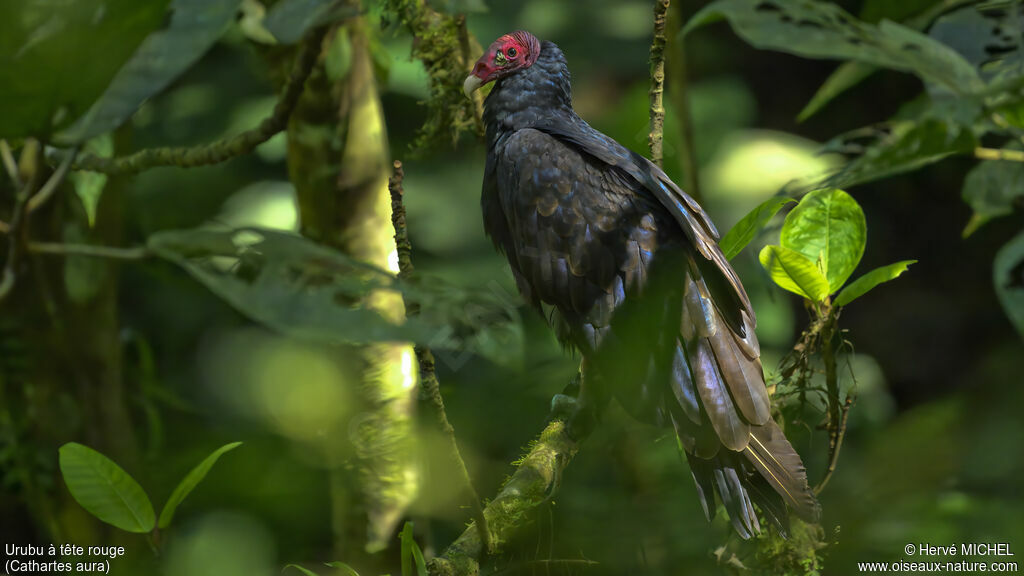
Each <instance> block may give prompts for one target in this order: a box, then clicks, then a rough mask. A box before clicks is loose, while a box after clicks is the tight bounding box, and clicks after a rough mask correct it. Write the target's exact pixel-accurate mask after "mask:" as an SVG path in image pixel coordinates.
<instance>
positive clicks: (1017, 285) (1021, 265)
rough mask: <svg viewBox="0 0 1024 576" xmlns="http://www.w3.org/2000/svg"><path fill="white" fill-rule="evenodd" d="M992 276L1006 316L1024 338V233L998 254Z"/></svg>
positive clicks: (1008, 243) (1007, 244)
mask: <svg viewBox="0 0 1024 576" xmlns="http://www.w3.org/2000/svg"><path fill="white" fill-rule="evenodd" d="M992 276H993V282H994V283H995V287H996V294H997V295H998V296H999V302H1000V303H1001V304H1002V305H1003V310H1005V311H1006V316H1007V317H1009V319H1010V321H1011V322H1012V323H1013V325H1014V326H1015V327H1016V328H1017V332H1019V333H1020V335H1021V336H1022V337H1024V232H1021V233H1020V234H1018V235H1017V236H1015V237H1014V238H1013V239H1012V240H1010V241H1009V242H1007V243H1006V245H1005V246H1003V247H1002V248H1000V249H999V252H997V253H996V259H995V263H994V265H993V270H992Z"/></svg>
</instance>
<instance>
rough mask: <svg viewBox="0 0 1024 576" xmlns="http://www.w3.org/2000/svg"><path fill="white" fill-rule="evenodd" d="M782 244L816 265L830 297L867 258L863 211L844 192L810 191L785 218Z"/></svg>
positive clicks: (865, 226) (832, 190) (833, 190)
mask: <svg viewBox="0 0 1024 576" xmlns="http://www.w3.org/2000/svg"><path fill="white" fill-rule="evenodd" d="M780 243H781V244H782V245H783V246H784V247H786V248H789V249H790V250H795V251H797V252H799V253H801V254H803V255H804V256H806V257H807V258H808V259H809V260H810V261H811V262H814V263H816V264H817V265H818V266H819V267H820V270H821V271H822V272H823V273H824V275H825V278H826V279H827V280H828V293H829V294H831V293H833V292H835V291H836V290H839V288H841V287H842V285H843V284H844V283H845V282H846V279H847V278H849V277H850V274H852V273H853V270H854V268H856V267H857V264H859V263H860V259H861V257H862V256H863V255H864V246H865V244H867V222H866V221H865V219H864V212H863V211H862V210H861V209H860V205H859V204H857V201H856V200H854V199H853V197H852V196H850V195H849V194H847V193H846V192H843V191H842V190H838V189H835V188H832V189H828V190H817V191H814V192H811V193H810V194H808V195H806V196H804V198H803V199H802V200H800V204H798V205H797V206H796V208H793V210H792V211H790V213H789V214H788V215H787V216H786V222H785V223H784V224H783V225H782V235H781V237H780Z"/></svg>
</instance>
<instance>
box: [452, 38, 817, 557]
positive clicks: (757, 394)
mask: <svg viewBox="0 0 1024 576" xmlns="http://www.w3.org/2000/svg"><path fill="white" fill-rule="evenodd" d="M489 82H494V87H493V89H492V90H491V92H490V94H489V95H488V96H487V99H486V101H485V103H484V122H485V125H486V138H487V164H486V168H485V172H484V182H483V193H482V199H481V204H482V208H483V217H484V226H485V229H486V231H487V234H488V235H489V236H490V237H491V239H492V240H493V241H494V243H495V245H496V246H497V248H498V249H499V250H500V251H501V252H503V253H504V254H505V256H506V257H507V258H508V261H509V264H510V265H511V268H512V273H513V275H514V276H515V279H516V283H517V285H518V287H519V290H520V292H522V294H523V296H524V297H525V298H526V300H527V301H529V302H530V303H531V304H532V305H533V306H535V307H536V308H538V309H539V310H541V311H542V313H544V314H545V315H546V316H548V317H549V319H550V321H551V323H552V325H553V326H554V328H555V330H556V332H557V334H558V336H559V339H560V340H561V341H562V342H563V343H565V344H566V345H568V346H571V347H574V348H575V349H577V350H578V351H579V352H580V353H581V354H582V356H583V366H584V369H583V378H582V382H583V387H582V389H581V391H580V398H579V403H580V408H582V407H583V406H584V405H587V406H588V407H589V406H591V405H594V404H596V405H598V406H600V404H601V402H602V401H603V400H602V399H603V398H605V397H608V396H614V397H616V398H617V399H618V400H619V402H620V403H622V404H623V405H624V406H625V407H626V408H627V409H628V410H629V411H630V412H631V413H633V414H634V415H636V416H638V417H641V418H644V419H647V420H649V421H651V422H654V423H659V424H660V423H663V424H666V425H668V424H671V425H672V426H673V427H674V429H675V432H676V435H677V437H678V439H679V442H680V444H681V445H682V447H683V449H684V451H685V453H686V458H687V460H688V461H689V464H690V469H691V470H692V472H693V477H694V480H695V482H696V486H697V492H698V495H699V496H700V499H701V503H702V505H703V507H704V513H705V515H706V516H707V517H708V519H709V520H710V518H711V514H712V512H713V511H714V510H715V493H716V492H717V493H718V497H719V498H720V499H721V501H722V503H723V504H724V505H725V508H726V510H727V512H728V514H729V517H730V519H731V521H732V524H733V526H734V527H735V529H736V531H737V532H738V533H739V535H740V536H741V537H743V538H749V537H750V536H751V535H752V534H754V533H756V532H758V531H760V525H759V523H758V517H757V514H756V512H755V509H754V504H756V505H757V506H758V508H760V510H761V512H762V513H763V514H764V516H765V517H766V518H768V519H769V520H770V521H771V522H772V524H773V525H775V526H776V527H777V528H778V529H779V531H780V532H781V533H782V534H785V533H786V531H787V529H788V514H787V507H788V508H791V509H793V511H794V512H795V513H796V514H797V515H798V516H799V517H801V518H803V519H805V520H807V521H811V522H816V521H817V519H818V517H819V514H820V511H819V506H818V503H817V501H816V499H815V497H814V494H813V493H812V492H811V490H810V488H809V487H808V485H807V475H806V472H805V470H804V466H803V463H802V462H801V460H800V456H799V455H798V454H797V453H796V451H795V450H794V449H793V447H792V445H790V443H789V442H788V441H787V440H786V437H785V436H784V435H783V433H782V430H781V429H780V428H779V426H778V424H776V423H775V422H774V421H773V420H772V416H771V408H770V404H769V397H768V392H767V389H766V387H765V383H764V375H763V373H762V371H761V361H760V350H759V346H758V342H757V336H756V335H755V334H754V322H755V320H754V311H753V309H752V307H751V305H750V300H749V299H748V298H747V294H746V292H745V290H744V289H743V285H742V284H741V283H740V279H739V277H738V276H737V275H736V272H735V271H734V270H733V269H732V266H730V265H729V262H728V261H727V260H726V258H725V256H723V254H722V251H721V250H720V249H719V247H718V232H717V231H716V230H715V227H714V225H713V224H712V223H711V220H710V219H709V218H708V216H707V214H705V213H704V210H702V209H701V207H700V206H699V205H698V204H697V203H696V201H694V200H693V198H691V197H690V196H688V195H687V194H686V193H685V192H683V191H682V190H680V189H679V187H678V186H676V185H675V183H673V182H672V181H671V180H670V179H669V178H668V176H666V175H665V173H664V172H663V171H662V170H661V169H660V168H658V167H657V166H655V165H654V164H653V163H651V162H650V161H648V160H647V159H646V158H644V157H642V156H640V155H639V154H636V153H634V152H631V151H629V150H627V149H626V148H625V147H623V146H622V145H620V144H619V143H618V142H616V141H615V140H613V139H611V138H609V137H608V136H605V135H604V134H602V133H600V132H598V131H597V130H595V129H593V128H591V127H590V125H589V124H587V123H586V122H585V121H584V120H583V119H581V118H580V117H579V116H577V115H576V112H575V111H573V107H572V93H571V89H570V85H569V70H568V67H567V65H566V60H565V56H564V55H563V54H562V51H561V50H560V49H559V48H558V46H556V45H555V44H553V43H551V42H540V41H538V40H537V38H536V37H534V36H533V35H532V34H530V33H529V32H526V31H517V32H513V33H511V34H506V35H504V36H502V37H501V38H498V40H496V41H495V42H494V43H493V44H491V45H490V47H489V48H488V49H487V51H486V53H485V54H484V55H483V56H482V57H481V58H480V60H478V61H477V62H476V65H475V66H474V68H473V72H472V74H471V75H470V76H469V77H468V78H466V81H465V85H464V89H465V92H466V94H467V96H468V95H471V94H472V92H473V91H475V90H476V89H477V88H479V87H480V86H482V85H484V84H487V83H489ZM594 399H597V400H594Z"/></svg>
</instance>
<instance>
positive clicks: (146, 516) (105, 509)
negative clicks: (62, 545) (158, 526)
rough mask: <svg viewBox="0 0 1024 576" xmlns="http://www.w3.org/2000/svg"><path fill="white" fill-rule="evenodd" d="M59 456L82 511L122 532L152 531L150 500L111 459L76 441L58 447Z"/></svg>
mask: <svg viewBox="0 0 1024 576" xmlns="http://www.w3.org/2000/svg"><path fill="white" fill-rule="evenodd" d="M59 454H60V456H59V461H60V472H61V475H62V476H64V483H65V484H67V487H68V490H69V491H70V492H71V496H72V497H73V498H74V499H75V501H76V502H78V503H79V504H80V505H81V506H82V508H85V509H86V511H88V512H89V513H90V514H92V515H93V516H95V517H97V518H99V519H100V520H102V521H104V522H106V523H107V524H110V525H112V526H115V527H117V528H120V529H121V530H126V531H128V532H136V533H139V534H144V533H146V532H150V531H152V530H153V526H154V524H155V523H156V516H155V514H154V513H153V505H152V504H151V503H150V501H149V497H147V496H146V493H145V492H144V491H143V490H142V487H141V486H139V484H138V482H136V481H135V479H134V478H132V477H131V476H129V475H128V473H127V472H125V471H124V470H123V469H122V468H121V467H120V466H118V465H117V464H115V463H114V461H113V460H111V459H110V458H107V457H106V456H104V455H103V454H100V453H99V452H97V451H95V450H93V449H92V448H89V447H88V446H83V445H81V444H77V443H75V442H69V443H67V444H65V445H63V446H61V447H60V451H59Z"/></svg>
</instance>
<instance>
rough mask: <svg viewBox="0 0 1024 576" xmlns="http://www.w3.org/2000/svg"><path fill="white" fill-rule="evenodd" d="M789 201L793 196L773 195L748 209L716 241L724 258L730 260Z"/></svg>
mask: <svg viewBox="0 0 1024 576" xmlns="http://www.w3.org/2000/svg"><path fill="white" fill-rule="evenodd" d="M790 202H796V200H795V199H794V198H788V197H785V196H775V197H772V198H769V199H767V200H765V201H764V202H762V203H761V204H760V205H759V206H758V207H757V208H754V209H753V210H751V211H750V213H749V214H747V215H746V216H744V217H743V219H742V220H740V221H739V222H737V223H736V225H735V226H733V227H732V228H731V229H730V230H729V231H728V232H726V234H725V236H723V237H722V239H721V240H720V241H719V242H718V246H719V248H721V249H722V253H723V254H725V257H726V259H728V260H732V259H733V258H735V257H736V255H737V254H739V253H740V251H741V250H743V248H744V247H746V245H747V244H750V241H751V240H753V239H754V236H756V235H757V233H758V232H760V231H761V229H762V228H764V226H765V224H767V223H768V221H769V220H771V219H772V217H773V216H775V215H776V214H777V213H778V212H779V210H781V209H782V207H783V206H785V205H786V204H789V203H790Z"/></svg>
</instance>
